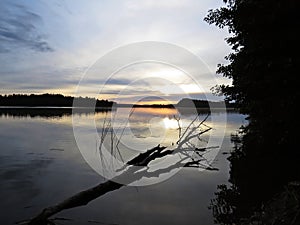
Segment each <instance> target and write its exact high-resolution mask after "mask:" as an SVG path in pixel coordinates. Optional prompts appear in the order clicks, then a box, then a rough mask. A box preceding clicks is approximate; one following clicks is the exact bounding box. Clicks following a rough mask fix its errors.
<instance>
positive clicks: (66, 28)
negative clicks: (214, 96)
mask: <svg viewBox="0 0 300 225" xmlns="http://www.w3.org/2000/svg"><path fill="white" fill-rule="evenodd" d="M221 5H222V1H221V0H201V1H199V0H165V1H158V0H89V1H83V0H64V1H62V0H59V1H58V0H51V1H48V0H40V1H36V0H26V1H25V0H24V1H20V0H1V1H0V85H1V89H0V94H10V93H45V92H49V93H62V94H66V95H75V94H76V90H77V84H78V82H79V81H80V79H82V77H83V76H84V74H87V73H90V72H89V71H93V70H94V73H93V76H92V77H89V79H90V82H87V83H85V85H86V87H84V88H83V89H81V90H82V92H81V93H80V94H81V95H83V96H94V93H93V92H94V91H95V88H90V86H89V85H92V86H93V87H96V89H98V90H99V92H100V93H101V97H102V98H108V99H112V100H118V101H122V102H132V101H141V100H142V99H144V98H147V99H151V98H152V97H153V98H155V97H160V98H163V99H168V100H170V101H177V100H178V99H180V97H182V96H184V94H190V95H191V97H198V98H200V97H203V96H204V94H205V93H206V92H207V91H206V92H205V91H203V90H204V89H205V90H207V89H209V88H210V87H211V86H212V85H213V84H215V83H218V84H221V83H230V81H229V80H227V79H224V78H222V77H220V76H215V72H214V71H215V70H216V66H217V64H218V63H224V62H225V61H224V56H225V55H226V54H228V52H229V51H230V49H229V47H228V46H227V45H226V43H225V42H224V38H225V37H228V33H227V31H226V30H223V31H222V30H219V29H217V28H216V27H214V26H209V25H208V24H206V23H205V22H204V21H203V18H204V17H205V15H206V14H207V11H208V10H209V9H211V8H217V7H219V6H221ZM142 41H157V42H164V43H170V44H173V45H176V46H179V47H180V48H183V49H186V50H187V51H190V52H191V53H192V54H194V55H196V56H197V57H199V59H200V60H202V62H203V63H204V64H205V65H206V67H207V68H208V70H210V71H211V74H210V75H209V76H206V75H207V74H206V75H199V77H193V78H194V79H197V80H198V82H200V83H201V84H202V85H203V87H205V88H204V89H203V88H202V87H200V88H199V87H198V86H197V85H195V83H193V81H192V79H191V78H190V77H189V76H188V75H187V74H185V73H184V72H183V71H181V70H180V68H179V69H178V68H174V67H172V66H170V65H166V64H160V63H157V62H153V63H149V62H148V63H142V62H141V63H137V64H133V65H130V66H127V67H124V68H123V69H119V70H118V71H117V72H115V73H114V74H113V76H112V75H111V74H105V72H104V71H105V70H104V69H102V68H103V67H102V68H101V67H97V66H96V67H95V68H96V69H95V68H94V65H95V64H97V62H98V61H99V59H101V57H102V56H105V55H106V54H107V53H109V52H110V51H112V50H116V49H118V48H119V47H120V46H123V45H128V44H131V43H136V42H142ZM126 54H127V55H128V57H130V54H131V52H127V53H126ZM126 54H123V55H122V57H127V55H126ZM115 60H116V61H118V60H119V57H115ZM149 60H151V59H149ZM105 66H107V67H109V66H110V65H105ZM205 73H207V71H206V70H205ZM109 77H110V79H109V80H107V79H108V78H109ZM104 83H106V84H105V86H104V87H103V84H104ZM206 94H207V93H206Z"/></svg>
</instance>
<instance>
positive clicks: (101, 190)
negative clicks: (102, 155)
mask: <svg viewBox="0 0 300 225" xmlns="http://www.w3.org/2000/svg"><path fill="white" fill-rule="evenodd" d="M208 117H209V115H207V116H206V117H205V118H204V119H203V120H202V121H200V122H199V123H198V124H196V125H195V123H196V119H197V118H198V117H197V118H195V119H194V120H193V121H192V122H191V123H190V124H189V126H188V127H187V128H186V129H185V131H184V132H183V134H182V135H179V139H178V141H177V145H176V146H175V148H173V149H168V148H167V147H165V146H160V145H158V146H156V147H154V148H152V149H149V150H147V151H145V152H143V153H140V154H139V155H137V156H135V157H134V158H133V159H131V160H129V161H128V162H127V163H126V164H125V165H124V166H123V167H122V168H120V169H119V171H121V172H122V173H121V174H120V175H118V176H116V177H114V178H113V179H111V180H107V181H106V182H103V183H100V184H98V185H96V186H94V187H92V188H89V189H87V190H84V191H81V192H79V193H77V194H75V195H73V196H71V197H69V198H67V199H65V200H63V201H62V202H60V203H58V204H56V205H54V206H50V207H47V208H44V209H43V210H42V211H41V212H40V213H39V214H38V215H36V216H35V217H33V218H32V219H30V220H27V221H23V222H22V224H28V225H48V224H54V221H53V220H51V219H50V217H52V216H54V215H56V214H57V213H59V212H61V211H63V210H66V209H71V208H75V207H78V206H84V205H87V204H88V203H89V202H91V201H93V200H95V199H97V198H99V197H101V196H102V195H104V194H106V193H108V192H111V191H115V190H118V189H120V188H121V187H123V186H126V185H128V184H130V183H133V182H134V181H137V180H139V179H141V178H143V177H149V178H151V177H158V176H159V175H160V174H163V173H168V172H170V171H171V170H173V169H176V168H181V167H193V168H203V169H207V170H217V168H214V167H212V166H211V165H210V164H209V163H208V162H207V160H206V159H205V156H204V155H205V153H207V152H208V151H210V150H213V149H215V148H218V147H217V146H212V147H206V148H198V147H196V146H195V144H194V143H192V142H191V140H193V139H195V138H198V139H199V138H200V135H202V134H204V133H206V132H208V131H210V130H211V129H212V128H211V127H208V126H207V125H204V122H205V121H206V120H207V118H208ZM109 124H111V123H109ZM203 125H204V127H205V129H202V128H201V126H203ZM108 129H110V128H108ZM180 130H181V128H180ZM111 131H112V130H111ZM108 133H109V132H108V130H107V131H106V132H103V134H104V135H107V134H108ZM103 140H104V138H103V137H102V140H101V142H103ZM99 149H100V151H101V145H100V148H99ZM177 153H181V154H182V155H184V157H183V158H181V159H180V160H178V161H176V162H175V163H173V164H172V165H169V166H168V167H166V168H159V169H157V170H154V171H150V170H149V168H150V167H149V164H150V163H151V162H153V161H155V160H157V159H160V158H164V157H168V156H170V155H173V154H177ZM191 156H192V157H191ZM187 160H189V161H188V162H187ZM118 181H122V183H120V182H118Z"/></svg>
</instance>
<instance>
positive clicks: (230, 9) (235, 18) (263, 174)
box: [205, 0, 300, 224]
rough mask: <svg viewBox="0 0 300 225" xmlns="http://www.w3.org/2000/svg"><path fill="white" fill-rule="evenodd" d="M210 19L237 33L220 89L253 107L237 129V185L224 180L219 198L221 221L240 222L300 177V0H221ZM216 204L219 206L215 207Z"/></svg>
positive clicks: (231, 40)
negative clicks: (299, 114) (299, 111)
mask: <svg viewBox="0 0 300 225" xmlns="http://www.w3.org/2000/svg"><path fill="white" fill-rule="evenodd" d="M224 3H225V4H226V6H225V7H222V8H220V9H216V10H210V11H209V14H208V16H207V17H206V18H205V20H206V21H207V22H208V23H210V24H215V25H216V26H218V27H220V28H224V27H227V28H228V30H229V32H230V33H231V34H232V36H231V37H229V38H227V40H226V41H227V43H228V44H229V45H230V46H231V47H232V49H233V52H232V53H231V54H229V55H228V56H227V57H226V59H227V60H228V64H227V65H219V67H218V71H217V72H218V73H219V74H222V75H223V76H225V77H228V78H231V79H232V85H231V86H226V85H222V86H220V87H219V91H220V92H221V93H223V94H224V95H225V96H226V100H227V101H234V102H235V103H236V104H237V106H238V108H239V109H240V111H241V112H242V113H244V114H248V115H249V118H248V119H249V125H248V126H247V127H245V128H243V129H242V133H241V135H240V136H239V137H235V140H234V141H235V144H236V146H235V150H234V151H233V152H232V154H231V156H230V157H229V160H230V162H231V171H230V182H231V183H232V187H230V188H224V186H220V189H219V193H218V194H217V199H216V200H215V203H217V204H215V205H214V206H218V207H219V208H222V207H225V208H228V207H229V206H230V210H227V211H226V210H224V211H222V210H220V211H219V212H218V213H215V216H216V220H217V222H219V223H224V224H232V223H238V224H241V221H242V218H247V217H249V216H250V215H252V214H253V212H254V211H255V209H258V208H260V207H261V205H262V204H263V203H264V202H266V201H268V200H269V199H270V198H271V196H273V195H274V193H276V192H278V191H280V190H281V189H282V188H283V187H284V185H285V184H287V183H288V182H289V181H292V180H299V176H300V175H299V169H300V168H299V167H300V164H299V162H300V160H299V159H300V151H299V149H298V148H299V147H298V145H297V139H298V132H297V128H298V127H299V122H298V118H297V110H296V105H297V100H298V99H299V87H298V83H297V73H298V68H297V66H298V65H299V62H300V57H299V54H298V52H299V50H300V49H299V40H300V35H299V32H297V30H298V28H299V27H300V19H299V12H298V11H299V6H300V2H299V1H296V0H276V1H274V0H224ZM215 212H217V211H215Z"/></svg>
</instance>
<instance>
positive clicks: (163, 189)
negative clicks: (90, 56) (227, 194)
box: [0, 108, 246, 225]
mask: <svg viewBox="0 0 300 225" xmlns="http://www.w3.org/2000/svg"><path fill="white" fill-rule="evenodd" d="M174 115H175V119H174ZM212 116H213V117H214V118H215V120H214V121H212V120H210V119H208V120H207V122H206V123H207V124H208V125H209V126H211V127H212V128H213V129H214V130H215V131H218V129H221V128H220V127H222V126H224V120H223V118H224V116H226V118H227V121H225V122H226V124H225V125H226V130H225V131H224V132H225V133H224V134H225V135H224V139H222V143H221V144H220V145H219V146H220V148H219V149H217V150H216V151H217V154H216V158H214V160H213V162H212V164H213V166H214V167H216V168H218V169H219V170H218V171H207V170H203V171H202V170H201V171H200V170H198V169H195V168H182V169H181V170H179V171H178V172H177V173H176V174H174V175H173V176H171V177H170V178H168V179H166V180H159V181H155V182H153V183H154V184H152V185H146V186H143V185H139V186H126V187H122V188H121V189H119V190H116V191H113V192H110V193H108V194H106V195H104V196H102V197H100V198H99V199H96V200H94V201H92V202H91V203H89V204H88V205H87V206H83V207H78V208H74V209H70V210H66V211H63V212H61V213H59V214H58V215H56V217H60V218H67V219H70V220H66V221H63V220H62V221H58V222H59V223H60V224H78V225H79V224H81V225H82V224H122V225H126V224H128V225H135V224H139V225H140V224H145V225H147V224H149V225H153V224H172V225H182V224H190V225H191V224H197V225H198V224H207V225H209V224H214V223H213V217H212V212H211V211H210V210H209V209H208V206H209V204H210V199H212V198H213V197H214V192H215V191H216V188H217V185H219V184H224V183H228V178H229V163H228V161H227V160H226V158H227V157H228V155H227V154H226V153H228V152H229V151H230V150H231V148H232V143H231V141H230V136H231V134H233V133H235V132H236V131H237V129H238V128H239V127H240V126H241V125H243V124H246V122H245V116H243V115H240V114H238V113H236V112H227V114H226V115H224V113H217V112H216V113H213V114H212V115H211V116H210V118H211V117H212ZM179 117H180V123H181V126H182V128H183V129H184V128H185V127H186V126H188V124H189V122H190V121H191V120H192V119H193V118H195V115H194V114H186V115H181V114H180V113H179V114H178V112H176V110H175V109H158V108H157V109H154V108H138V109H135V110H133V111H130V109H126V108H119V109H117V110H116V111H109V110H104V111H99V112H96V113H92V112H76V113H75V114H74V115H73V118H72V115H71V112H70V109H14V110H8V109H1V110H0V126H1V129H0V146H1V151H0V166H1V170H0V180H1V186H0V195H1V203H0V207H1V218H0V221H1V224H8V225H9V224H15V223H16V222H18V221H22V220H24V219H29V218H31V217H32V216H34V215H36V214H37V213H38V212H40V211H41V209H43V208H44V207H47V206H50V205H54V204H55V203H58V202H60V201H62V200H63V199H65V198H67V197H70V196H71V195H73V194H75V193H77V192H79V191H81V190H84V189H87V188H89V187H92V186H94V185H96V184H98V183H100V182H103V181H105V178H104V177H103V176H100V175H99V174H98V173H97V172H96V171H95V170H93V169H92V168H91V167H90V165H89V164H88V163H87V162H86V161H85V160H84V157H83V155H82V151H83V150H82V149H81V148H80V149H79V148H78V145H77V142H78V140H77V139H76V135H75V137H74V131H73V124H75V127H77V128H80V129H78V130H77V131H76V129H75V132H77V135H81V136H86V137H88V138H87V139H86V140H87V141H86V143H84V146H85V148H87V149H90V150H91V152H96V153H97V149H99V145H100V138H101V134H102V131H103V129H104V127H103V123H104V122H105V121H106V122H107V121H109V118H114V119H115V121H116V122H115V123H113V127H114V129H115V130H116V133H117V135H119V138H121V144H120V152H121V156H118V157H119V158H122V159H123V160H124V161H128V160H129V159H131V158H132V157H134V156H136V155H137V154H139V153H140V152H143V151H145V150H146V149H149V148H151V147H154V146H157V145H158V144H161V145H165V146H172V145H174V143H176V140H177V139H178V132H179V131H178V126H177V125H178V124H177V120H176V119H179ZM200 117H202V118H204V117H205V113H203V115H200ZM128 118H129V119H128ZM218 118H222V119H220V120H219V119H218ZM91 121H95V123H94V124H92V123H91ZM221 123H222V124H221ZM93 126H95V127H96V130H97V132H98V133H97V134H98V136H97V135H96V134H95V133H94V129H93ZM78 132H79V133H78ZM208 138H209V135H206V136H205V135H204V136H203V139H204V140H203V143H207V140H208ZM109 140H110V139H109V136H107V137H106V139H105V140H104V142H103V143H104V144H103V146H104V147H106V148H109ZM76 141H77V142H76ZM81 144H82V143H81ZM212 144H214V140H213V141H212ZM79 146H80V144H79ZM83 154H84V153H83ZM97 160H99V165H100V164H101V162H100V161H101V160H100V159H97ZM96 170H97V169H96ZM98 172H99V171H98ZM104 176H105V174H104ZM146 184H151V182H150V183H147V182H146Z"/></svg>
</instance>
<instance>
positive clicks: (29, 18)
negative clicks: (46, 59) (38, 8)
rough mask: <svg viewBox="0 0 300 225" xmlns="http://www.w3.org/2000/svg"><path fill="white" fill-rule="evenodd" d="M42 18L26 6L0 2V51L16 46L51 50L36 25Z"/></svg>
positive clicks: (12, 49)
mask: <svg viewBox="0 0 300 225" xmlns="http://www.w3.org/2000/svg"><path fill="white" fill-rule="evenodd" d="M41 22H42V19H41V17H40V16H39V15H37V14H36V13H33V12H30V11H29V10H28V9H27V8H26V7H24V6H21V5H15V4H11V3H9V2H6V1H3V2H1V7H0V53H7V52H11V51H15V50H19V49H18V48H20V47H22V48H30V49H32V50H34V51H38V52H49V51H53V48H52V47H51V46H50V45H49V44H48V43H47V41H46V40H45V37H44V35H43V34H41V33H40V31H39V29H38V26H39V24H40V23H41Z"/></svg>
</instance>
